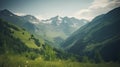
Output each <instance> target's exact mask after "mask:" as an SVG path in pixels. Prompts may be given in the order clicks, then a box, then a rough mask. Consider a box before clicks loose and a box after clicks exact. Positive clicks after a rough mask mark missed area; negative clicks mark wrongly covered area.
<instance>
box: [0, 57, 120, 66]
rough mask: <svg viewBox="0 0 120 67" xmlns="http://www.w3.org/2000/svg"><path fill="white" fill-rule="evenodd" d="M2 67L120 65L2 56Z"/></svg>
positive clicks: (0, 61) (115, 64)
mask: <svg viewBox="0 0 120 67" xmlns="http://www.w3.org/2000/svg"><path fill="white" fill-rule="evenodd" d="M0 67H120V64H119V63H113V62H109V63H98V64H95V63H80V62H72V61H68V60H56V61H45V60H43V59H42V58H41V57H39V58H37V59H35V60H30V59H27V58H26V57H21V56H0Z"/></svg>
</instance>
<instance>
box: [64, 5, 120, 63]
mask: <svg viewBox="0 0 120 67" xmlns="http://www.w3.org/2000/svg"><path fill="white" fill-rule="evenodd" d="M119 44H120V7H118V8H116V9H113V10H112V11H110V12H108V13H107V14H104V15H100V16H98V17H96V18H95V19H93V20H92V21H91V22H90V23H88V24H86V25H84V26H83V27H82V28H80V29H78V30H77V31H76V32H74V33H73V34H72V36H70V37H69V38H68V39H67V40H66V41H65V42H64V44H63V45H62V47H63V48H64V49H66V50H67V51H68V52H71V53H74V54H77V55H80V56H82V57H83V56H87V57H88V58H90V59H94V60H95V61H97V62H99V61H100V60H104V61H119V62H120V45H119Z"/></svg>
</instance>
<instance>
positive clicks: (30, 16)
mask: <svg viewBox="0 0 120 67" xmlns="http://www.w3.org/2000/svg"><path fill="white" fill-rule="evenodd" d="M21 18H23V20H26V21H29V22H31V23H39V22H40V21H39V19H37V18H36V17H34V16H32V15H25V16H21Z"/></svg>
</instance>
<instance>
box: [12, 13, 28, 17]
mask: <svg viewBox="0 0 120 67" xmlns="http://www.w3.org/2000/svg"><path fill="white" fill-rule="evenodd" d="M14 14H15V15H18V16H24V15H26V14H25V13H14Z"/></svg>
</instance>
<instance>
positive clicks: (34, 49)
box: [0, 19, 72, 67]
mask: <svg viewBox="0 0 120 67" xmlns="http://www.w3.org/2000/svg"><path fill="white" fill-rule="evenodd" d="M68 55H70V54H67V53H64V52H62V51H60V50H57V49H54V48H52V47H51V46H49V43H47V42H46V41H44V39H42V38H39V39H37V38H35V36H34V35H33V34H30V33H28V32H27V31H26V30H25V29H23V28H20V27H18V26H16V25H14V24H11V23H9V22H6V21H3V20H2V19H0V66H2V67H4V66H5V67H6V66H7V65H9V64H10V63H15V65H18V64H17V63H16V62H18V63H20V64H23V65H24V63H23V62H26V60H29V61H34V60H35V59H39V58H41V59H40V60H46V61H52V60H59V59H66V60H67V59H70V57H72V56H71V55H70V56H68ZM66 56H67V57H66ZM16 58H18V59H16ZM3 60H4V61H3ZM7 62H8V63H7ZM34 62H35V61H34ZM13 66H14V65H13ZM11 67H12V66H11Z"/></svg>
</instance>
